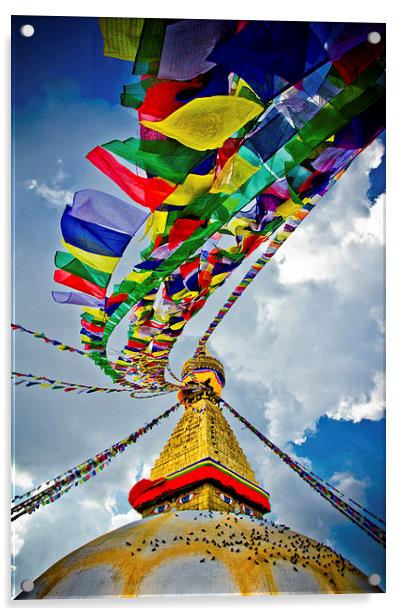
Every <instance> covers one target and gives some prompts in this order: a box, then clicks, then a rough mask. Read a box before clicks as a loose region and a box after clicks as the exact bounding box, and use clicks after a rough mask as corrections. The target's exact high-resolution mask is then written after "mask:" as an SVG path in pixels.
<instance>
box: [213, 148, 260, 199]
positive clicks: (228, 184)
mask: <svg viewBox="0 0 402 616" xmlns="http://www.w3.org/2000/svg"><path fill="white" fill-rule="evenodd" d="M258 170H259V167H255V166H254V165H252V164H251V163H249V162H248V160H246V159H245V158H242V157H241V156H239V154H234V155H233V156H231V157H230V158H229V159H228V160H227V161H226V163H225V165H224V167H223V169H222V170H221V172H220V173H219V175H218V176H217V178H216V180H215V181H214V183H213V185H212V188H211V190H210V191H209V192H211V193H226V194H227V195H230V194H232V193H234V192H236V191H237V190H238V189H239V188H240V186H242V185H243V184H244V182H246V181H247V180H248V179H249V178H250V177H251V176H252V175H254V173H255V172H256V171H258Z"/></svg>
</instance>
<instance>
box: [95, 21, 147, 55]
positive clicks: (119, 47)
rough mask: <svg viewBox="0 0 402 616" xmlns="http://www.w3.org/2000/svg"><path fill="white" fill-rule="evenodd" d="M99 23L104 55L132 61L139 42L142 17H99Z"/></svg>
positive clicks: (142, 23)
mask: <svg viewBox="0 0 402 616" xmlns="http://www.w3.org/2000/svg"><path fill="white" fill-rule="evenodd" d="M99 25H100V29H101V32H102V37H103V53H104V55H105V56H109V57H111V58H119V60H129V61H130V62H133V61H134V60H135V56H136V55H137V51H138V46H139V44H140V39H141V32H142V28H143V26H144V18H143V17H137V18H130V17H129V18H126V17H100V18H99Z"/></svg>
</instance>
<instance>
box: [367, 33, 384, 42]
mask: <svg viewBox="0 0 402 616" xmlns="http://www.w3.org/2000/svg"><path fill="white" fill-rule="evenodd" d="M367 40H368V42H369V43H371V44H372V45H378V43H379V42H380V41H381V34H380V33H379V32H376V31H374V32H369V33H368V35H367Z"/></svg>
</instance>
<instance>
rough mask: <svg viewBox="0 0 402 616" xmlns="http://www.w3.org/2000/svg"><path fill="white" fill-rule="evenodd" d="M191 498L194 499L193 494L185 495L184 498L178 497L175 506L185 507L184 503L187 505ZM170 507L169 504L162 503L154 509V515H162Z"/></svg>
mask: <svg viewBox="0 0 402 616" xmlns="http://www.w3.org/2000/svg"><path fill="white" fill-rule="evenodd" d="M193 497H194V492H191V493H190V494H186V495H185V496H180V497H179V498H178V499H177V501H176V504H178V505H185V504H186V503H189V502H190V501H191V500H192V498H193ZM170 507H171V503H164V504H163V505H158V507H155V509H154V513H163V512H164V511H168V510H169V509H170Z"/></svg>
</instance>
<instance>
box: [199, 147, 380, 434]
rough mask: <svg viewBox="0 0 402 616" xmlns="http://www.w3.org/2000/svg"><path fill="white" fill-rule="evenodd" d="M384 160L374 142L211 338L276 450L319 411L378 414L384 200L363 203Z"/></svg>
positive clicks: (356, 417) (307, 428) (309, 428)
mask: <svg viewBox="0 0 402 616" xmlns="http://www.w3.org/2000/svg"><path fill="white" fill-rule="evenodd" d="M382 154H383V146H382V145H381V143H380V142H374V143H373V144H372V145H371V146H370V147H369V148H368V149H367V150H366V151H365V152H364V153H363V154H361V155H360V157H359V158H357V159H356V160H355V161H354V163H353V165H352V166H351V168H350V169H349V170H348V171H347V172H346V174H345V175H344V176H343V177H342V179H341V180H340V181H339V183H338V184H337V185H336V186H335V187H334V188H333V189H332V190H331V191H330V192H329V193H328V195H326V196H325V197H324V198H323V200H322V202H321V203H320V204H318V205H317V207H316V209H315V211H314V212H312V214H311V215H310V217H308V218H307V219H306V220H305V221H304V222H303V224H302V225H301V226H300V228H299V229H298V230H297V231H296V232H295V234H294V235H293V236H292V237H291V238H290V239H289V240H288V242H287V243H286V244H285V245H284V246H283V248H281V249H280V251H279V253H278V257H279V259H277V258H275V259H274V260H273V261H272V262H271V263H270V264H269V265H268V266H267V267H266V269H265V270H264V272H263V273H261V274H260V275H259V276H258V278H257V279H256V282H254V284H253V285H252V286H251V287H250V288H249V289H248V290H247V292H246V293H245V295H244V296H243V298H242V300H241V301H240V302H239V303H238V305H236V307H234V308H233V310H231V311H230V312H229V313H228V315H227V317H225V320H224V322H223V323H222V324H221V325H220V326H219V328H217V330H216V332H215V333H214V334H213V336H212V338H211V341H210V344H211V348H212V351H213V352H215V353H218V355H219V356H220V357H221V358H222V360H223V361H224V363H225V366H226V369H227V372H229V371H230V375H231V378H233V379H236V382H237V385H238V388H240V386H241V384H242V385H243V392H240V391H238V394H236V396H237V397H238V400H239V403H240V404H242V401H244V398H245V397H247V395H248V392H249V391H250V388H255V387H257V385H258V386H259V390H258V391H259V395H258V402H257V404H258V410H259V412H260V413H261V412H262V413H263V415H264V417H265V418H266V421H267V428H266V429H267V430H268V434H269V436H270V437H271V438H272V439H273V440H274V442H277V444H278V445H284V444H285V443H286V442H288V441H293V442H296V443H301V442H303V440H304V439H305V438H306V435H307V434H308V433H309V432H313V431H314V430H315V427H316V424H317V421H318V420H319V418H320V417H322V416H325V415H328V416H330V417H331V418H333V419H338V418H339V419H341V418H343V419H349V420H351V421H355V422H356V421H360V420H361V419H364V418H368V419H371V420H377V419H380V418H381V417H382V416H383V409H384V397H383V390H382V389H380V385H379V381H378V379H379V378H380V376H381V374H382V371H383V353H384V341H383V330H384V328H383V312H384V296H383V293H382V291H383V286H384V274H383V271H384V245H383V244H384V237H383V215H384V198H383V196H380V197H379V198H378V199H377V200H376V201H375V203H374V204H371V203H370V200H369V198H368V197H367V191H368V189H369V187H370V181H369V172H370V170H372V169H373V168H375V167H376V166H378V164H379V160H380V159H381V156H382ZM232 286H233V283H232ZM228 381H229V379H228ZM246 392H247V393H246ZM224 394H225V392H224ZM226 395H227V394H226ZM243 406H244V402H243ZM247 408H248V410H249V413H250V407H249V406H247Z"/></svg>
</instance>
